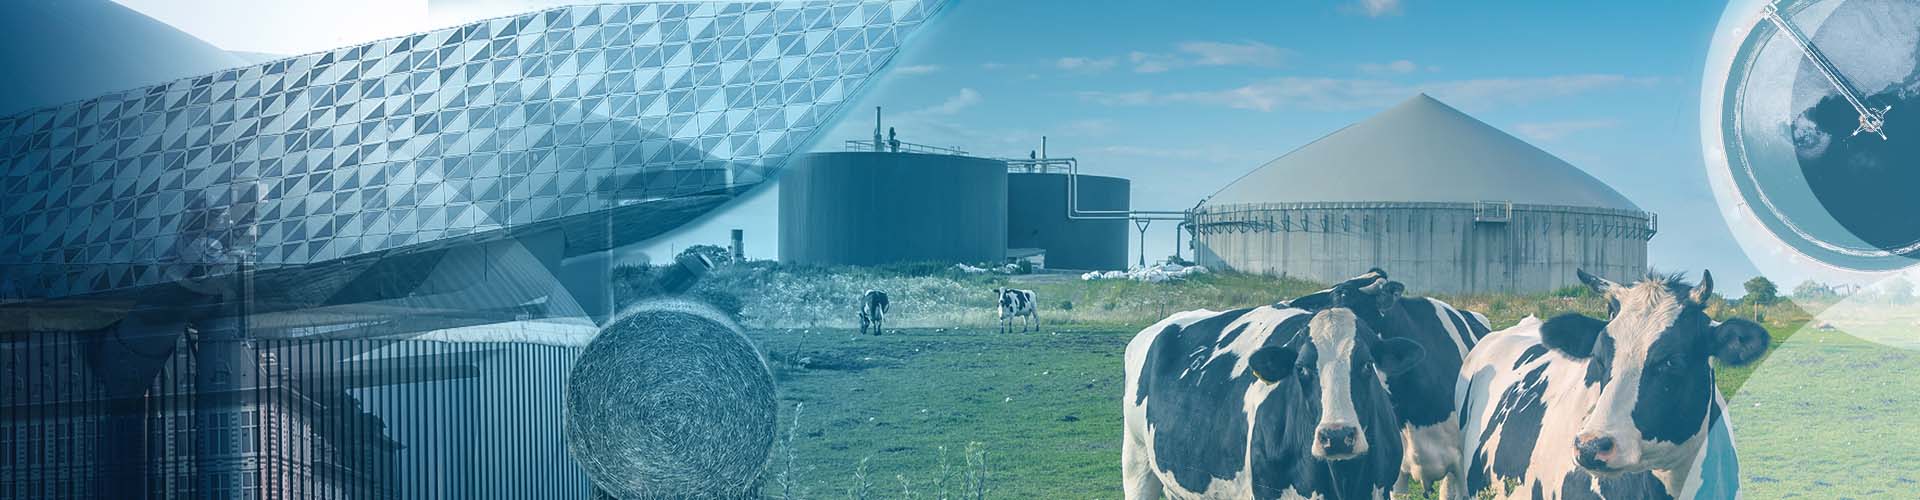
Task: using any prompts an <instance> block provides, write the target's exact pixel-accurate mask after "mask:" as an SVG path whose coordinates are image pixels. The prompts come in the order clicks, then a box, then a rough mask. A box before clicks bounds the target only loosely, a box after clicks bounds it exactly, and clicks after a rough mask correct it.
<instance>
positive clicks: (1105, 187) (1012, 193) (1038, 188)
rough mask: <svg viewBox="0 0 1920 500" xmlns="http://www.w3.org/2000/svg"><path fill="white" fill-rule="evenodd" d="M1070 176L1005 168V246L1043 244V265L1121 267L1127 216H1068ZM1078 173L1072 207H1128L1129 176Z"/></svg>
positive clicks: (1124, 260) (1124, 259) (1092, 209)
mask: <svg viewBox="0 0 1920 500" xmlns="http://www.w3.org/2000/svg"><path fill="white" fill-rule="evenodd" d="M1071 177H1073V176H1071V175H1069V174H1061V173H1012V174H1007V246H1008V247H1011V248H1040V249H1045V250H1046V251H1047V257H1046V266H1047V268H1049V269H1074V270H1108V269H1126V267H1127V220H1126V219H1125V218H1103V219H1091V218H1080V219H1074V218H1070V217H1068V216H1067V181H1068V179H1069V178H1071ZM1078 177H1079V181H1078V182H1077V183H1076V184H1077V185H1078V186H1077V189H1076V191H1077V196H1076V197H1077V198H1078V200H1077V201H1078V205H1079V206H1078V207H1076V208H1078V209H1079V211H1080V212H1083V213H1084V212H1099V211H1109V212H1110V211H1118V212H1125V211H1127V210H1128V209H1129V208H1130V207H1131V203H1130V198H1131V189H1132V187H1133V185H1132V182H1129V181H1128V180H1126V179H1121V178H1118V177H1104V176H1098V175H1080V176H1078Z"/></svg>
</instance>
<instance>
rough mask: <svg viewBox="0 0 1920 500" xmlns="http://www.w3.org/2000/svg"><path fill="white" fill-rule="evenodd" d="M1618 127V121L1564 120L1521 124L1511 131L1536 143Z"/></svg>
mask: <svg viewBox="0 0 1920 500" xmlns="http://www.w3.org/2000/svg"><path fill="white" fill-rule="evenodd" d="M1618 126H1620V120H1614V119H1599V120H1565V121H1552V122H1532V123H1522V124H1518V125H1514V126H1513V131H1514V132H1515V133H1518V134H1520V135H1521V136H1523V137H1526V138H1528V139H1532V140H1534V141H1538V142H1549V141H1554V140H1558V139H1561V138H1564V137H1567V136H1570V135H1573V134H1578V133H1580V132H1585V131H1589V130H1598V129H1606V128H1614V127H1618Z"/></svg>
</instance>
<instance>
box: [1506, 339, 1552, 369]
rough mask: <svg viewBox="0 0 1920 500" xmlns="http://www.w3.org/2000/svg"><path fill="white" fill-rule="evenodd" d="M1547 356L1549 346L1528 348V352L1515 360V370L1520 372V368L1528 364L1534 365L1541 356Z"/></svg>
mask: <svg viewBox="0 0 1920 500" xmlns="http://www.w3.org/2000/svg"><path fill="white" fill-rule="evenodd" d="M1545 355H1547V346H1544V345H1540V344H1534V345H1530V346H1527V350H1526V351H1522V352H1521V353H1520V357H1519V358H1518V359H1514V360H1513V369H1515V370H1518V369H1520V367H1522V366H1526V365H1527V363H1532V362H1533V360H1536V359H1540V357H1541V356H1545Z"/></svg>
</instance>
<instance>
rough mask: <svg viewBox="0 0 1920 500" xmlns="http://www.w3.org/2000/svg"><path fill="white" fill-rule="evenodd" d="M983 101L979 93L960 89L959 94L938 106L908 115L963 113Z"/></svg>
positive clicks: (968, 89) (969, 89)
mask: <svg viewBox="0 0 1920 500" xmlns="http://www.w3.org/2000/svg"><path fill="white" fill-rule="evenodd" d="M984 100H985V99H982V98H981V97H980V92H979V91H976V90H973V89H972V88H962V89H960V93H957V94H954V95H953V96H951V97H948V98H947V100H945V101H941V102H940V104H936V105H934V106H933V107H930V108H925V109H919V110H915V111H911V112H910V113H914V114H918V115H954V114H959V113H960V112H961V111H965V110H966V109H967V108H971V107H974V106H978V105H980V103H981V102H982V101H984Z"/></svg>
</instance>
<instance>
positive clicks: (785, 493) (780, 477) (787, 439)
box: [773, 403, 866, 500]
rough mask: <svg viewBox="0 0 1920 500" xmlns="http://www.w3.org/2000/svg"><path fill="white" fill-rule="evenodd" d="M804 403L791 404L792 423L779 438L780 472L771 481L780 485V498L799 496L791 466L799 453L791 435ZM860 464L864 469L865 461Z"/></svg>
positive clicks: (797, 479) (797, 429)
mask: <svg viewBox="0 0 1920 500" xmlns="http://www.w3.org/2000/svg"><path fill="white" fill-rule="evenodd" d="M806 405H807V404H806V403H794V404H793V423H791V424H788V425H787V434H786V435H785V436H782V437H781V438H780V472H779V473H777V474H774V476H773V482H774V484H778V485H780V498H781V499H782V500H794V499H796V498H799V496H797V495H796V492H795V491H794V487H795V486H797V485H798V484H799V483H800V478H799V477H797V476H795V473H797V472H798V471H796V470H795V469H794V468H793V462H794V459H795V458H798V456H799V453H798V452H796V451H794V449H793V437H794V435H795V434H798V433H799V431H800V413H801V410H804V409H806ZM860 465H861V467H862V468H863V469H864V468H865V466H866V461H865V460H861V461H860ZM863 472H864V471H863ZM799 494H805V492H804V491H801V492H799Z"/></svg>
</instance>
